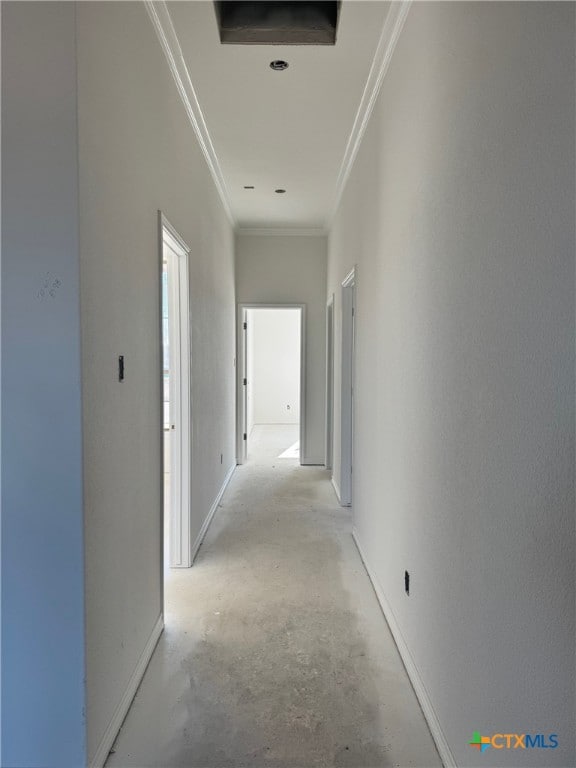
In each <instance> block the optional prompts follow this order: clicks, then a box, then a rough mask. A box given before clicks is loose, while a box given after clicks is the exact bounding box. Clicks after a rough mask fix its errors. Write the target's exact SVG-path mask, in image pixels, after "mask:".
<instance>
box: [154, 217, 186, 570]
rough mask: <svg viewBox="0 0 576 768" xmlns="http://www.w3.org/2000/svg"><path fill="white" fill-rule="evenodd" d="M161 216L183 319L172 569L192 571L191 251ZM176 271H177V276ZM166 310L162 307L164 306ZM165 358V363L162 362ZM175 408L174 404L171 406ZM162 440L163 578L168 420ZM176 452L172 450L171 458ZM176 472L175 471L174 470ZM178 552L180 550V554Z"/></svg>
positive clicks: (163, 233) (162, 245) (172, 529)
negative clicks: (176, 537) (177, 498)
mask: <svg viewBox="0 0 576 768" xmlns="http://www.w3.org/2000/svg"><path fill="white" fill-rule="evenodd" d="M158 215H159V227H158V229H159V239H160V270H162V260H163V257H164V243H165V241H168V244H169V245H170V249H171V250H172V251H173V252H174V253H175V254H176V256H177V260H176V262H175V266H177V273H178V274H177V277H178V284H177V290H178V298H179V301H178V303H179V308H180V317H179V318H178V320H179V326H180V328H179V335H180V365H179V374H180V375H179V390H180V392H179V395H180V397H179V401H180V403H179V404H180V408H179V411H180V412H179V413H178V422H179V427H180V429H179V434H180V473H179V474H180V478H179V480H180V489H179V490H180V493H179V496H180V510H179V515H178V521H177V522H178V528H177V530H178V531H179V542H178V546H177V547H175V546H174V539H173V532H174V530H176V526H175V525H174V524H171V525H170V566H171V567H172V568H189V567H190V566H191V565H192V550H191V540H190V522H191V521H190V515H191V467H192V464H191V451H192V421H191V414H192V403H191V381H190V378H191V377H190V371H191V365H190V363H191V356H192V352H191V345H190V296H189V255H190V248H189V246H188V245H187V244H186V242H185V241H184V240H183V239H182V237H181V236H180V235H179V234H178V231H177V230H176V229H175V228H174V227H173V226H172V224H171V223H170V222H169V221H168V219H167V218H166V216H165V215H164V214H163V213H162V211H159V212H158ZM175 273H176V270H174V274H175ZM160 290H162V280H160ZM160 307H162V304H160ZM160 324H161V326H162V312H161V311H160ZM160 345H161V354H163V342H162V334H161V335H160ZM162 359H163V358H162V357H161V361H162ZM162 371H163V365H162V364H161V365H160V372H161V381H162V387H161V390H160V391H161V398H162V408H161V410H162V413H163V408H164V403H163V387H164V380H163V373H162ZM171 405H172V406H173V405H174V404H172V403H171ZM161 439H162V451H161V456H162V462H161V463H162V503H161V510H162V519H161V524H162V535H161V542H162V558H161V560H162V578H163V574H164V562H163V561H164V418H163V416H162V420H161ZM173 455H174V452H173V451H171V459H172V457H173ZM171 469H173V468H171ZM173 474H174V473H173V472H171V476H170V486H171V487H170V494H171V496H172V491H173V487H174V486H173V483H174V482H175V479H174V477H173ZM172 506H173V505H172V504H171V509H170V515H171V521H170V522H171V523H173V522H174V521H175V515H176V510H174V509H172ZM176 550H177V551H176Z"/></svg>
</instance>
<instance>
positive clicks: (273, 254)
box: [236, 235, 326, 464]
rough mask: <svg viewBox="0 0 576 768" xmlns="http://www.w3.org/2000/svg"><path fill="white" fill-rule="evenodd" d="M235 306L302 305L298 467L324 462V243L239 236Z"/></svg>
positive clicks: (315, 239) (313, 239)
mask: <svg viewBox="0 0 576 768" xmlns="http://www.w3.org/2000/svg"><path fill="white" fill-rule="evenodd" d="M236 300H237V301H238V302H239V303H243V302H246V303H250V302H256V303H258V302H261V303H280V304H281V303H282V302H284V303H291V302H292V303H298V304H306V405H305V409H306V415H305V446H304V457H303V463H305V464H306V463H308V464H323V463H324V452H325V451H324V425H325V421H326V419H325V413H324V408H325V406H324V403H325V399H326V380H325V375H326V374H325V371H326V239H325V238H323V237H305V236H269V235H239V236H237V238H236Z"/></svg>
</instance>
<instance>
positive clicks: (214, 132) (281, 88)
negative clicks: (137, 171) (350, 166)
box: [166, 0, 389, 229]
mask: <svg viewBox="0 0 576 768" xmlns="http://www.w3.org/2000/svg"><path fill="white" fill-rule="evenodd" d="M166 7H167V10H168V12H169V15H170V16H171V18H172V24H173V27H174V30H173V31H174V32H175V35H176V37H177V40H178V42H179V45H180V49H181V52H182V57H183V63H184V64H185V66H186V68H187V70H188V74H189V76H190V81H191V84H192V86H193V91H194V92H195V96H196V98H197V107H199V111H200V112H201V118H202V117H203V122H204V124H205V132H207V134H208V137H207V143H208V144H210V143H211V145H212V147H213V155H215V163H214V164H215V165H216V166H219V173H220V181H221V184H220V186H221V191H222V193H223V195H224V197H226V198H227V199H228V203H229V207H230V210H231V212H232V217H233V218H234V220H235V223H236V224H237V225H238V226H239V227H240V228H258V229H260V228H270V227H277V228H304V229H307V228H323V227H325V226H326V225H327V222H328V221H329V219H330V216H331V214H332V212H333V208H334V203H335V200H336V196H337V189H338V179H339V174H340V171H341V168H342V164H343V161H344V158H345V153H346V148H347V144H348V141H349V138H350V136H351V132H352V129H353V126H354V121H355V118H356V114H357V112H358V109H359V106H360V102H361V99H362V95H363V92H364V89H365V86H366V82H367V79H368V75H369V72H370V68H371V65H372V61H373V58H374V55H375V52H376V49H377V46H378V42H379V38H380V35H381V33H382V29H383V26H384V21H385V18H386V14H387V11H388V7H389V3H386V2H374V1H373V0H372V1H369V2H363V1H362V0H344V2H343V3H342V7H341V12H340V22H339V26H338V38H337V42H336V45H335V46H286V45H284V46H283V45H274V46H272V45H222V44H221V43H220V40H219V35H218V28H217V23H216V16H215V10H214V6H213V3H212V2H209V1H208V0H188V2H182V1H180V2H170V3H167V6H166ZM274 59H284V60H286V61H287V62H288V63H289V67H288V69H286V70H284V71H279V72H277V71H274V70H272V69H271V68H270V66H269V64H270V62H271V61H272V60H274ZM205 138H206V137H205ZM244 186H253V187H254V189H250V190H247V189H244ZM276 189H285V190H286V193H285V194H276V193H275V190H276Z"/></svg>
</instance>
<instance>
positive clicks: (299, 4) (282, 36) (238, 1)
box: [214, 0, 340, 45]
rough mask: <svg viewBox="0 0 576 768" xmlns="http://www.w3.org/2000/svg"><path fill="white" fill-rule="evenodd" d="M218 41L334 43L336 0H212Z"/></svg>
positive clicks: (338, 0) (336, 14) (240, 43)
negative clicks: (218, 32) (218, 33)
mask: <svg viewBox="0 0 576 768" xmlns="http://www.w3.org/2000/svg"><path fill="white" fill-rule="evenodd" d="M214 6H215V9H216V19H217V21H218V28H219V31H220V42H221V43H228V44H236V45H334V44H335V43H336V30H337V27H338V16H339V12H340V0H335V1H334V2H333V1H332V0H252V1H251V2H250V1H249V0H215V1H214Z"/></svg>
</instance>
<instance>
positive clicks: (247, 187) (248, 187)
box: [244, 185, 254, 189]
mask: <svg viewBox="0 0 576 768" xmlns="http://www.w3.org/2000/svg"><path fill="white" fill-rule="evenodd" d="M244 189H254V187H252V186H250V185H247V186H245V187H244Z"/></svg>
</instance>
